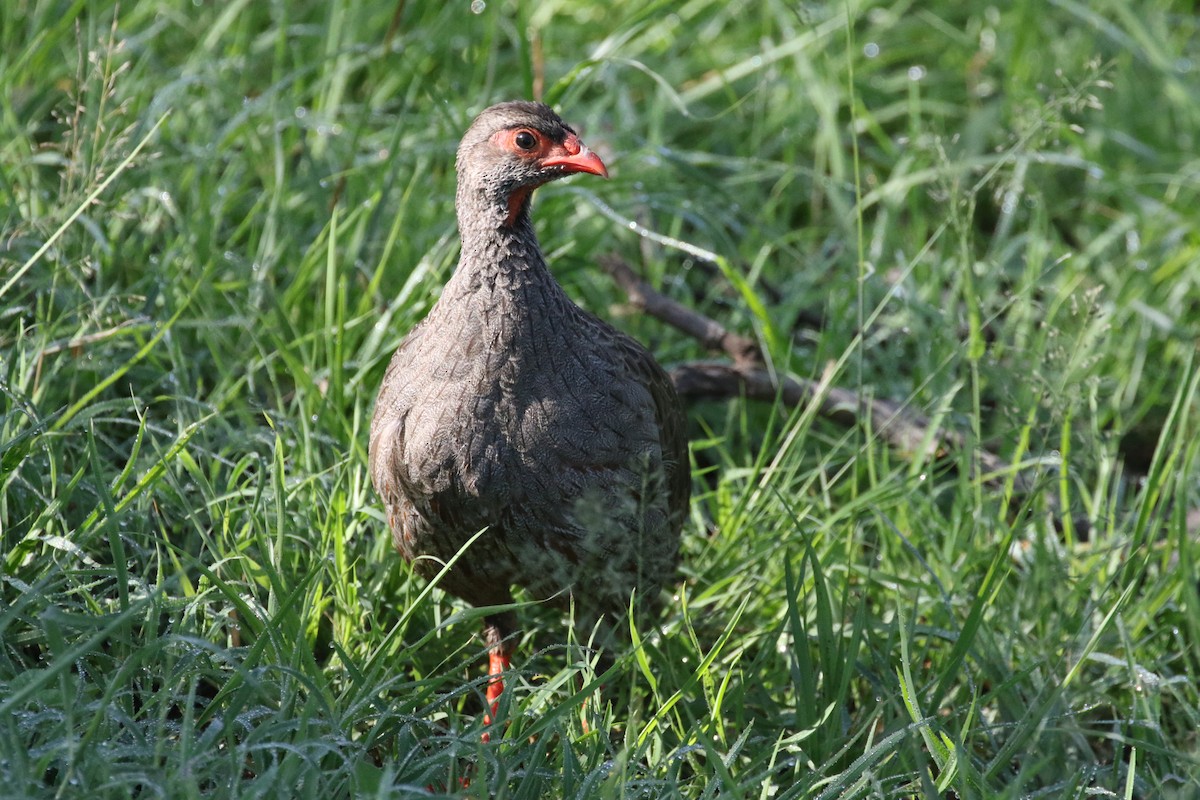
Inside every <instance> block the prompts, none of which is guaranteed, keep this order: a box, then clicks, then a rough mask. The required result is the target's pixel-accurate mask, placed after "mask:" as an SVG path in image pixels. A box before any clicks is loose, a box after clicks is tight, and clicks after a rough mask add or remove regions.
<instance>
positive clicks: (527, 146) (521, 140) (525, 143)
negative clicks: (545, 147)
mask: <svg viewBox="0 0 1200 800" xmlns="http://www.w3.org/2000/svg"><path fill="white" fill-rule="evenodd" d="M513 141H514V142H515V143H516V145H517V147H519V148H521V149H522V150H532V149H533V148H534V147H535V146H536V145H537V137H536V136H534V135H533V134H532V133H530V132H529V131H518V132H517V135H516V136H514V137H513Z"/></svg>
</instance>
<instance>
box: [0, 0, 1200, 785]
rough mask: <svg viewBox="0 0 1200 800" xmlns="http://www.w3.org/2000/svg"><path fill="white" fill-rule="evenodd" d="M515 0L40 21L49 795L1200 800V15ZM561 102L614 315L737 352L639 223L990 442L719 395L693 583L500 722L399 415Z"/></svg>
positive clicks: (0, 27)
mask: <svg viewBox="0 0 1200 800" xmlns="http://www.w3.org/2000/svg"><path fill="white" fill-rule="evenodd" d="M1010 5H1011V4H1010ZM474 9H475V10H474V11H473V10H472V8H471V7H470V6H468V5H467V4H458V3H451V4H436V3H401V4H395V3H393V4H383V5H380V4H369V3H333V4H330V3H315V2H296V3H286V4H265V3H238V4H201V5H196V4H194V3H185V2H174V1H173V0H141V1H139V2H132V3H130V2H126V3H122V4H120V5H119V6H118V4H116V3H115V2H109V0H80V2H77V3H74V4H62V3H54V2H49V0H28V1H27V2H17V3H9V4H7V5H5V6H4V8H3V10H0V19H2V21H3V24H0V53H3V54H4V56H3V57H0V82H2V84H3V85H4V87H5V93H4V96H3V98H2V99H0V233H2V234H3V235H2V237H0V288H2V291H0V296H2V297H3V303H0V451H2V452H0V487H2V492H0V570H2V572H0V787H2V789H0V795H5V796H9V795H11V796H19V797H78V796H88V797H97V798H100V797H122V798H124V797H130V796H135V795H136V796H139V797H148V796H156V797H172V798H175V797H234V796H237V797H246V796H256V797H276V796H281V797H282V796H286V797H293V796H301V797H307V796H313V797H321V798H329V797H361V796H379V797H397V798H398V797H412V796H422V795H424V794H428V793H432V794H433V795H435V796H436V795H438V794H441V795H443V796H445V795H456V796H471V797H486V796H496V797H507V798H563V797H570V798H594V797H602V798H603V797H611V798H621V797H665V798H675V797H678V798H709V797H753V798H817V797H828V798H834V797H864V798H866V797H897V798H900V797H905V798H907V797H940V796H956V797H962V798H1017V797H1028V796H1045V797H1066V798H1084V797H1096V796H1117V797H1126V798H1158V797H1167V798H1170V797H1179V798H1185V797H1193V796H1196V795H1197V794H1200V777H1198V776H1200V758H1198V756H1197V750H1196V742H1195V731H1196V730H1197V728H1198V727H1200V690H1198V689H1197V686H1200V655H1198V654H1200V646H1198V640H1200V623H1198V622H1197V620H1198V619H1200V614H1198V609H1197V607H1198V605H1200V590H1198V587H1197V584H1196V579H1195V575H1196V563H1197V557H1198V556H1200V545H1198V544H1197V542H1198V538H1197V535H1196V527H1197V526H1196V522H1195V519H1196V513H1195V508H1196V497H1197V488H1198V457H1200V452H1198V450H1200V447H1198V445H1197V441H1198V437H1197V436H1196V426H1197V423H1198V421H1200V420H1198V418H1197V402H1198V399H1197V392H1198V391H1200V390H1198V388H1197V387H1198V385H1200V378H1197V370H1196V365H1195V354H1194V353H1195V342H1196V340H1197V336H1198V335H1200V330H1198V329H1197V325H1198V323H1197V318H1196V314H1195V310H1194V309H1195V305H1196V302H1197V298H1198V297H1200V244H1198V243H1200V229H1198V227H1197V220H1198V219H1200V215H1197V213H1196V209H1197V208H1198V207H1200V180H1198V179H1197V175H1198V174H1200V173H1198V170H1197V161H1196V157H1195V152H1196V149H1197V142H1198V141H1200V88H1197V87H1198V86H1200V83H1197V81H1196V80H1195V79H1194V73H1195V66H1194V65H1196V64H1198V63H1200V51H1198V50H1197V47H1198V44H1197V43H1198V42H1200V20H1198V19H1197V17H1196V15H1195V14H1194V12H1188V11H1186V10H1184V9H1176V8H1166V7H1163V8H1157V7H1156V8H1148V7H1146V5H1145V4H1133V3H1129V2H1123V1H1122V0H1111V2H1107V3H1100V4H1092V5H1090V6H1088V7H1086V8H1085V7H1084V6H1082V5H1080V4H1071V3H1059V4H1050V5H1045V4H1028V3H1027V4H1015V5H1011V7H1010V6H995V5H988V4H982V3H962V4H958V5H955V6H953V7H951V6H949V5H946V7H945V8H944V9H936V8H932V7H926V6H922V7H920V8H917V7H915V6H912V5H910V4H895V3H892V4H889V3H868V4H866V5H859V6H854V5H832V6H822V5H821V4H807V5H804V6H800V5H796V4H791V3H781V2H776V1H775V0H756V1H755V2H750V3H744V4H733V5H731V4H728V3H718V2H714V1H712V0H698V1H697V2H692V3H688V4H684V5H671V4H655V5H652V6H650V7H643V6H636V7H635V5H634V4H628V3H617V4H603V5H601V4H589V3H579V2H574V3H567V2H563V0H552V2H547V3H542V4H540V5H538V6H537V7H536V8H533V7H532V6H530V7H525V6H524V5H523V4H516V3H506V2H489V3H486V4H482V3H480V4H475V6H474ZM476 12H477V13H476ZM534 86H543V87H544V88H545V92H546V95H547V96H548V97H551V98H553V100H554V102H555V103H557V104H558V105H559V106H560V107H561V108H562V110H563V111H564V112H565V113H566V114H567V115H568V116H569V117H570V118H571V119H572V120H578V121H579V123H580V127H582V128H583V133H584V134H585V135H586V139H587V141H588V142H589V144H591V145H592V146H593V147H595V148H596V149H597V150H598V151H599V152H601V153H602V155H603V157H604V158H605V161H606V163H608V164H609V165H610V166H611V167H612V173H613V180H611V181H609V182H607V183H605V184H604V185H603V186H601V187H596V186H593V187H588V188H583V187H573V186H571V185H569V184H567V185H562V186H554V187H548V188H547V189H546V190H543V192H542V193H541V196H540V197H539V198H538V202H539V204H540V208H539V209H538V213H537V219H538V224H539V235H540V236H541V238H542V242H543V244H544V246H545V249H546V252H547V254H548V255H549V257H550V260H551V263H552V265H553V267H554V269H555V272H556V275H557V276H558V278H559V279H560V280H561V281H562V282H563V283H564V285H565V286H566V287H567V289H568V291H570V292H571V293H572V295H573V296H574V297H576V298H577V299H578V300H579V301H580V302H581V303H582V304H584V305H585V307H587V308H590V309H591V310H593V311H595V312H597V313H599V314H601V315H603V316H606V317H614V318H616V322H617V323H618V324H619V325H621V326H622V327H624V328H625V329H627V330H629V331H630V332H631V333H633V334H635V335H636V336H638V337H639V338H640V339H641V340H642V341H643V342H646V343H647V345H648V346H650V347H651V349H652V350H653V351H654V352H655V353H656V354H657V355H658V356H659V358H660V359H661V360H662V361H663V362H664V363H666V364H668V365H672V364H675V363H679V362H682V361H687V360H693V359H702V358H712V357H714V356H713V355H712V354H709V353H704V352H702V351H701V350H700V349H699V348H698V346H697V345H696V343H695V342H692V341H689V340H687V339H686V338H684V337H682V336H680V335H679V334H677V333H676V332H674V331H672V330H669V329H667V328H665V327H664V326H663V325H662V324H661V323H659V322H657V321H655V320H652V319H649V318H646V317H644V316H639V315H632V314H626V313H624V312H623V306H622V302H623V298H621V297H620V296H619V294H618V293H617V292H616V290H615V288H614V287H613V286H612V285H611V284H610V283H609V282H608V280H607V279H606V278H605V277H604V276H603V275H602V274H600V273H599V272H598V271H597V270H596V269H595V268H594V265H595V263H596V261H597V257H598V256H599V255H600V254H602V253H604V252H607V251H616V252H618V253H620V254H621V255H622V256H624V257H625V258H626V259H627V260H628V261H630V262H631V263H634V264H636V265H637V266H638V267H639V269H640V270H641V271H642V273H643V274H644V275H645V276H646V277H647V279H648V280H650V281H652V282H653V283H654V285H655V286H656V287H658V288H659V289H660V290H661V291H663V292H664V293H666V294H667V295H669V296H670V297H672V298H673V299H675V300H677V301H680V302H682V303H685V304H687V305H689V306H692V307H694V308H697V309H698V310H700V311H702V312H703V313H705V314H708V315H710V316H711V317H713V318H715V319H717V320H719V321H720V322H721V323H722V324H724V325H726V326H727V327H729V328H731V329H734V330H737V331H739V332H742V333H745V334H747V335H753V336H756V337H757V338H758V341H759V342H760V344H761V345H762V346H764V347H765V348H766V357H767V359H768V361H769V364H770V368H771V369H772V370H773V371H774V372H775V373H776V374H779V375H789V374H790V375H796V376H800V377H806V378H817V377H820V378H821V379H824V380H829V381H831V382H832V383H833V384H834V385H837V386H841V387H844V388H849V389H853V390H854V391H856V392H859V393H860V394H862V395H863V396H876V397H880V398H885V399H889V400H892V401H896V402H901V403H904V404H905V405H906V407H907V409H908V410H909V411H911V412H914V413H919V414H921V415H923V416H925V417H926V418H928V419H929V420H931V424H933V425H938V426H942V427H943V428H950V429H953V430H955V431H958V432H960V433H962V434H965V435H966V436H967V437H968V446H967V447H964V448H963V449H962V450H961V451H956V452H940V453H936V452H926V451H922V452H911V453H910V452H900V451H897V450H893V449H890V448H888V447H887V446H886V445H885V444H884V442H883V440H882V439H881V438H880V437H879V436H878V431H876V430H873V429H871V428H870V427H869V426H867V425H865V424H863V425H850V426H847V425H846V423H845V419H841V420H838V421H832V420H829V419H825V418H822V417H820V416H819V415H818V414H817V413H816V411H817V408H816V406H813V407H806V408H796V409H790V408H787V407H785V406H784V405H783V404H782V403H776V404H766V403H755V402H749V401H720V402H716V401H700V402H697V403H695V404H694V405H693V406H692V407H691V409H690V420H691V424H692V430H691V440H692V459H693V478H694V480H693V506H692V514H691V518H690V521H689V524H688V526H687V528H686V530H685V536H684V551H685V552H684V565H683V570H682V571H683V576H682V582H681V584H680V586H679V587H678V588H677V591H676V595H675V598H674V602H672V603H670V604H669V608H668V610H667V611H666V612H665V613H664V614H663V616H662V618H661V619H660V620H658V624H657V625H656V626H642V627H640V628H638V629H637V631H636V636H635V637H633V638H634V640H635V642H636V644H633V643H631V644H629V645H627V647H626V649H625V650H623V651H622V652H620V653H617V654H615V655H616V659H615V664H614V666H613V667H612V668H611V669H608V670H607V671H606V672H605V673H604V674H602V675H597V674H596V673H595V669H596V665H597V663H599V662H596V661H595V660H594V656H593V655H592V654H590V653H588V651H587V650H586V648H584V647H582V646H581V642H579V641H577V640H576V638H574V637H575V636H576V633H572V632H570V631H569V628H568V626H567V624H566V621H565V620H564V619H563V617H562V615H561V614H559V613H558V612H556V611H554V610H552V609H547V608H543V607H541V606H540V605H538V604H536V603H529V602H524V603H522V604H521V608H520V609H519V611H520V614H521V619H522V623H523V626H524V633H523V640H522V641H521V643H520V646H519V648H518V653H519V654H520V655H519V657H518V659H517V661H516V663H515V670H514V674H513V675H512V676H510V679H509V681H508V685H509V687H510V689H511V691H509V692H507V693H506V694H505V699H504V703H505V705H504V706H503V707H502V709H501V711H500V714H501V716H502V718H504V719H506V720H508V727H507V728H506V732H505V733H504V734H497V733H495V732H493V736H492V739H491V741H489V742H488V743H486V744H485V743H484V742H482V741H481V739H480V734H481V732H482V730H483V725H482V711H483V708H484V700H483V697H484V691H485V689H486V687H485V682H484V675H483V671H482V667H483V659H482V656H483V653H484V647H483V643H482V642H481V641H480V640H479V639H478V638H477V637H476V635H475V631H476V629H477V623H478V619H479V615H480V613H482V612H480V611H478V610H475V609H467V608H465V607H463V606H461V605H458V604H456V603H455V602H454V601H452V600H450V599H448V598H446V597H445V596H444V595H442V594H441V593H440V592H439V591H438V590H436V588H434V589H430V588H429V587H428V586H426V585H425V584H424V583H422V582H421V581H419V580H416V579H414V578H413V577H412V575H411V573H410V572H409V571H408V570H407V569H406V568H405V567H403V566H402V565H401V563H400V561H399V558H398V557H397V556H396V555H395V554H394V552H393V551H392V549H391V543H390V537H389V535H388V533H387V531H386V524H385V521H384V520H383V518H382V514H381V511H380V509H379V507H378V504H377V502H376V500H375V498H374V496H373V493H372V491H371V489H370V485H369V481H368V479H367V475H366V469H365V461H366V456H365V438H366V436H365V434H366V426H367V420H369V419H370V402H371V399H372V398H373V397H374V394H375V390H376V388H377V386H378V383H379V381H380V379H381V377H382V374H383V370H384V369H385V366H386V363H387V360H388V358H389V357H390V354H391V352H392V350H393V349H394V348H395V346H396V343H397V342H398V341H399V339H400V338H401V337H402V336H403V335H404V333H405V332H406V331H407V330H408V329H409V328H410V327H411V326H412V325H413V324H415V323H416V321H418V320H419V319H421V317H422V316H423V315H424V314H425V312H426V311H427V310H428V308H429V307H430V305H431V304H432V302H433V299H434V297H435V296H436V292H437V291H438V289H439V287H440V286H441V285H442V284H443V283H444V281H445V279H446V277H447V275H448V274H449V271H450V270H452V269H453V267H454V264H455V263H456V261H457V248H456V241H457V239H456V237H455V228H454V214H453V185H454V184H453V180H454V175H453V153H454V147H455V144H456V142H457V140H458V137H459V136H460V135H461V133H462V130H463V129H464V127H465V125H466V123H467V122H468V121H469V120H470V119H471V118H472V116H473V114H474V113H475V112H477V111H478V110H480V109H481V108H483V107H485V106H486V105H489V104H490V103H492V102H495V101H498V100H502V99H508V98H511V97H518V96H525V95H527V94H528V93H529V92H530V91H531V90H532V87H534ZM855 153H857V159H856V158H855ZM592 198H594V199H592ZM846 411H847V414H853V412H854V409H847V410H846ZM984 449H986V450H989V451H991V452H994V453H997V454H999V455H1000V456H1002V457H1003V458H1004V459H1005V460H1006V461H1007V462H1008V463H1010V464H1013V465H1015V466H1014V467H1012V468H1011V469H1009V470H1007V471H1004V472H1002V473H1001V474H988V473H986V472H983V471H981V469H980V464H981V463H982V460H981V458H980V456H979V454H980V453H981V452H982V451H983V450H984ZM484 535H486V534H484ZM579 635H580V638H584V642H583V643H582V644H586V638H585V637H584V635H583V634H582V633H580V634H579ZM585 722H586V725H585ZM460 778H469V786H467V787H465V788H464V787H463V786H462V784H461V783H460V780H459V779H460Z"/></svg>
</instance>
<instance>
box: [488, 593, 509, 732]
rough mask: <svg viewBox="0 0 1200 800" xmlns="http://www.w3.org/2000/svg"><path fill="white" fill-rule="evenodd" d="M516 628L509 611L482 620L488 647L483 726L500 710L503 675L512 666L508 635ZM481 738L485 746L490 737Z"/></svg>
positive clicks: (490, 722) (489, 723)
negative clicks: (485, 706)
mask: <svg viewBox="0 0 1200 800" xmlns="http://www.w3.org/2000/svg"><path fill="white" fill-rule="evenodd" d="M516 627H517V617H516V615H515V614H514V613H513V612H511V611H508V612H505V613H503V614H496V615H493V616H489V617H486V618H485V619H484V629H483V635H484V638H485V639H486V640H487V645H488V686H487V711H485V712H484V714H483V724H484V725H491V724H492V722H493V720H495V719H496V713H497V711H498V710H499V708H500V695H501V694H503V693H504V678H503V675H504V673H505V672H507V671H508V669H509V668H510V667H511V666H512V660H511V658H510V654H511V648H512V642H511V641H510V640H509V634H511V633H512V632H513V631H514V630H515V629H516ZM482 738H483V741H484V743H485V744H486V743H487V742H489V741H491V738H492V737H491V735H490V734H489V733H488V732H487V731H484V733H483V737H482Z"/></svg>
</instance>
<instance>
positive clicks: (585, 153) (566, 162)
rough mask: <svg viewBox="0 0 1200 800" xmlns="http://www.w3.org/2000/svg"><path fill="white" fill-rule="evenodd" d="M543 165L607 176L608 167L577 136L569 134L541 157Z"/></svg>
mask: <svg viewBox="0 0 1200 800" xmlns="http://www.w3.org/2000/svg"><path fill="white" fill-rule="evenodd" d="M542 166H543V167H562V168H563V169H565V170H566V171H567V172H588V173H591V174H592V175H599V176H600V177H601V178H607V177H608V167H606V166H604V162H603V161H601V160H600V156H598V155H596V154H595V153H593V152H592V151H591V150H588V149H587V147H586V146H585V145H584V144H583V142H581V141H579V137H578V136H575V135H571V136H568V137H567V140H566V141H565V142H563V143H562V145H561V146H560V147H556V148H554V150H552V151H551V155H550V156H549V157H548V158H544V159H542Z"/></svg>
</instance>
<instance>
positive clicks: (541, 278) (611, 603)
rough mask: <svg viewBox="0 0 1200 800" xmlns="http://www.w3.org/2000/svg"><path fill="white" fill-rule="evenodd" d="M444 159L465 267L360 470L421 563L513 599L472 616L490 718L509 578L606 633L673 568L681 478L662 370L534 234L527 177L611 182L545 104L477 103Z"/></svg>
mask: <svg viewBox="0 0 1200 800" xmlns="http://www.w3.org/2000/svg"><path fill="white" fill-rule="evenodd" d="M456 169H457V174H458V184H457V191H456V195H455V207H456V211H457V217H458V230H459V235H460V238H461V250H460V256H459V261H458V265H457V266H456V268H455V269H454V271H453V273H452V275H451V277H450V278H449V280H448V281H447V282H446V284H445V286H444V287H443V290H442V293H441V295H440V297H439V298H438V300H437V301H436V303H435V304H434V305H433V306H432V308H431V309H430V310H429V312H428V314H427V315H426V317H425V318H424V319H423V320H421V321H420V322H418V323H417V324H416V325H415V326H414V327H413V328H412V329H411V330H410V331H409V333H408V334H407V335H406V336H405V337H404V339H403V340H402V341H401V343H400V345H399V347H398V348H397V350H396V352H395V354H394V355H393V357H392V359H391V361H390V363H389V365H388V367H387V371H386V373H385V375H384V378H383V381H382V384H381V386H380V389H379V394H378V397H377V399H376V402H375V411H374V415H373V418H372V422H371V431H370V444H369V448H368V451H369V470H370V474H371V479H372V483H373V485H374V487H375V489H376V492H377V494H378V496H379V498H380V499H381V501H382V504H383V505H384V507H385V509H386V512H387V519H388V524H389V527H390V529H391V532H392V538H393V542H394V544H395V546H396V549H397V550H399V552H400V554H401V555H402V556H403V557H404V559H406V560H407V561H408V562H409V563H410V564H411V566H412V569H413V570H414V572H416V573H417V574H418V575H419V576H421V577H423V578H425V579H426V580H430V579H433V578H434V577H435V576H437V575H438V574H439V573H440V572H442V571H443V568H444V567H445V565H446V564H447V563H449V562H450V561H451V560H452V559H454V558H455V557H456V556H457V557H458V558H457V560H456V561H454V562H453V564H452V565H451V566H450V568H449V569H448V570H446V571H445V573H444V574H443V575H442V576H441V580H440V583H439V586H440V588H441V589H443V590H445V591H446V592H448V593H449V594H451V595H455V596H457V597H459V598H461V599H462V600H464V601H466V602H467V603H469V604H471V605H474V606H483V607H494V606H500V607H505V606H508V608H507V609H503V608H502V609H497V610H496V611H494V612H489V613H487V614H486V615H485V616H484V639H485V642H486V645H487V648H488V684H487V692H486V698H487V705H488V709H489V711H490V714H491V716H490V717H489V715H488V713H486V712H485V715H484V723H485V725H487V724H488V723H489V722H490V720H491V719H493V718H494V717H495V714H496V711H497V705H498V700H499V698H500V696H501V694H502V692H503V686H504V685H503V677H502V676H503V674H504V673H505V672H507V671H508V670H509V669H510V667H511V657H512V655H513V651H514V649H515V640H516V638H517V636H516V634H517V633H518V621H517V616H516V613H515V611H513V610H512V605H513V603H514V598H513V594H512V587H514V586H520V587H523V588H524V589H525V591H527V592H528V593H529V594H530V595H532V596H533V597H534V598H536V599H538V600H542V601H549V602H552V603H556V604H558V605H560V606H562V607H568V606H569V605H570V604H573V606H574V608H575V623H576V625H577V626H580V629H581V630H593V629H594V630H601V629H604V630H609V631H611V630H613V629H614V628H615V626H616V624H617V622H618V621H619V620H621V619H623V618H624V617H625V615H626V614H628V611H629V608H630V602H631V597H633V596H635V597H637V598H638V603H639V605H641V604H642V603H644V604H645V607H648V608H650V607H654V606H655V604H656V602H657V600H656V598H659V596H660V595H661V594H662V592H663V589H665V588H668V587H669V585H670V584H671V583H673V581H674V580H675V579H676V572H677V567H678V559H679V547H680V535H681V530H682V526H683V522H684V518H685V516H686V514H687V508H688V501H689V493H690V473H689V462H688V440H687V421H686V416H685V413H684V410H683V407H682V405H681V403H680V400H679V397H678V395H677V394H676V392H675V389H674V387H673V386H672V383H671V379H670V377H669V376H668V375H667V373H666V372H665V371H664V370H663V368H662V367H661V366H660V365H659V364H658V362H657V361H656V360H655V359H654V356H652V355H651V354H650V353H649V352H648V351H647V350H646V348H645V347H643V346H642V345H641V344H640V343H639V342H637V341H636V340H635V339H634V338H632V337H631V336H629V335H627V334H625V333H623V332H621V331H619V330H617V329H616V328H614V327H613V326H611V325H610V324H608V323H607V322H605V321H603V320H601V319H599V318H598V317H596V316H595V315H593V314H591V313H589V312H587V311H585V310H583V309H582V308H580V307H579V306H578V305H576V304H575V303H574V302H573V301H572V300H571V298H570V297H569V296H568V295H567V293H566V291H565V290H564V289H563V288H562V287H561V286H560V285H559V283H558V282H557V281H556V280H555V278H554V277H553V275H552V274H551V272H550V270H549V268H548V266H547V264H546V260H545V256H544V255H543V253H542V249H541V246H540V245H539V243H538V239H537V236H536V234H535V232H534V227H533V223H532V219H531V215H530V205H531V196H532V194H533V191H534V190H535V189H537V188H538V187H539V186H542V185H543V184H546V183H549V182H551V181H554V180H558V179H560V178H564V177H566V176H568V175H573V174H579V173H585V174H591V175H595V176H599V177H602V178H607V177H608V169H607V167H606V166H605V164H604V162H603V161H602V160H601V158H600V157H599V156H598V155H596V153H594V152H592V151H591V150H589V149H588V148H587V147H586V146H585V145H584V144H583V142H582V141H581V140H580V137H579V135H578V134H577V133H576V132H575V130H574V129H572V128H571V127H570V126H569V125H567V123H565V122H564V121H563V120H562V118H560V117H559V115H558V114H556V113H555V112H554V111H553V110H552V109H551V108H550V107H549V106H547V105H544V104H541V103H536V102H529V101H511V102H505V103H500V104H498V105H493V106H491V107H490V108H487V109H486V110H484V111H483V112H482V113H480V114H479V115H478V117H476V119H475V120H474V122H473V123H472V124H471V125H470V127H469V128H468V129H467V131H466V133H465V135H464V136H463V138H462V140H461V142H460V144H459V147H458V152H457V157H456ZM477 534H478V537H477V538H474V541H472V539H473V537H476V535H477ZM468 543H470V546H469V547H468V546H467V545H468ZM464 548H465V549H464ZM460 551H462V552H461V553H460ZM585 626H595V627H594V628H587V627H585ZM485 738H486V734H485Z"/></svg>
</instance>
